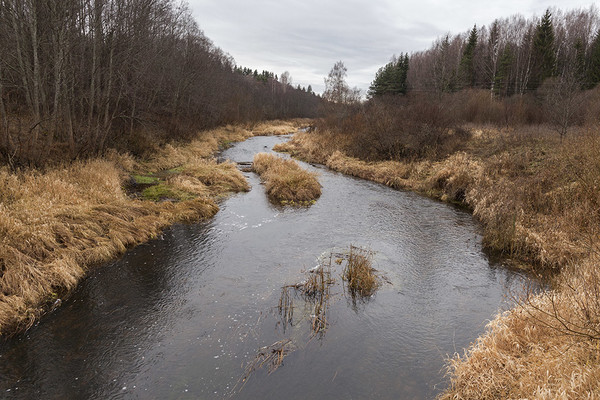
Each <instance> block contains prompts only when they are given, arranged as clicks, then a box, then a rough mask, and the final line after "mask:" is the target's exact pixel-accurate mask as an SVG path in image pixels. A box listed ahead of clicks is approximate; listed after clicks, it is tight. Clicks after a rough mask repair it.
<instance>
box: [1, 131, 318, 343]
mask: <svg viewBox="0 0 600 400" xmlns="http://www.w3.org/2000/svg"><path fill="white" fill-rule="evenodd" d="M306 123H307V120H294V121H291V122H284V121H271V122H267V123H260V124H257V125H255V126H252V127H250V126H242V125H238V126H226V127H223V128H217V129H214V130H210V131H204V132H199V133H198V134H197V135H195V137H194V138H192V139H191V140H190V141H189V142H186V143H183V144H181V143H180V144H167V145H165V146H163V147H161V148H160V149H157V150H156V151H154V152H153V154H151V155H150V156H149V157H147V158H145V159H135V158H134V157H132V156H131V155H129V154H118V153H117V152H114V151H112V152H108V153H107V154H106V155H105V156H103V157H98V158H94V159H90V160H85V161H76V162H73V163H69V164H66V165H63V166H59V167H53V168H48V169H47V170H46V171H44V172H41V171H37V170H33V169H30V170H20V171H10V170H8V168H6V167H3V168H0V182H1V183H2V187H3V188H4V189H3V190H2V191H0V233H1V235H0V236H1V238H2V241H1V245H0V289H1V291H0V336H3V337H7V336H12V335H15V334H18V333H21V332H23V331H26V330H27V329H29V328H30V327H31V326H33V325H34V324H35V323H36V322H37V321H39V320H40V318H41V317H42V316H43V315H44V314H46V313H48V312H51V311H52V310H54V309H55V308H56V307H58V306H59V305H60V304H61V302H62V299H63V298H64V297H65V296H67V297H68V294H69V293H70V292H71V291H72V290H73V289H74V288H76V287H77V285H78V283H79V282H80V281H81V280H82V279H83V278H84V277H85V276H86V275H87V271H89V270H91V269H93V268H95V267H97V266H99V265H102V264H104V263H106V262H109V261H111V260H114V259H115V258H116V257H118V256H120V255H121V254H123V253H124V252H125V251H126V250H127V249H129V248H131V247H133V246H136V245H138V244H141V243H144V242H146V241H148V240H150V239H152V238H155V237H156V236H157V235H158V234H159V233H160V232H161V231H162V230H163V229H165V228H167V227H169V226H171V225H173V224H175V223H192V222H196V221H199V220H203V219H208V218H211V217H212V216H214V215H215V214H216V213H217V212H218V210H219V206H218V205H217V201H218V199H220V198H223V197H224V196H227V194H228V193H233V192H239V191H246V190H248V189H249V187H248V183H247V181H246V179H245V177H244V176H243V175H242V174H241V172H240V171H239V170H238V169H237V167H236V166H235V164H233V163H229V162H225V163H218V162H217V160H216V158H215V155H216V153H217V152H218V151H219V150H220V149H222V148H223V147H226V146H228V145H229V143H232V142H238V141H243V140H246V139H248V138H250V137H253V136H261V135H274V134H288V133H292V132H296V131H297V130H298V128H299V127H300V126H304V125H305V124H306ZM132 187H133V188H134V189H135V190H132Z"/></svg>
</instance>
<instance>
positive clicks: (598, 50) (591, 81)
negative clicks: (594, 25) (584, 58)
mask: <svg viewBox="0 0 600 400" xmlns="http://www.w3.org/2000/svg"><path fill="white" fill-rule="evenodd" d="M590 47H591V48H590V56H589V63H588V67H587V79H586V80H587V82H586V83H587V85H586V87H587V88H589V89H591V88H593V87H595V86H596V85H598V84H599V83H600V29H598V33H596V37H595V38H594V41H593V42H592V45H591V46H590Z"/></svg>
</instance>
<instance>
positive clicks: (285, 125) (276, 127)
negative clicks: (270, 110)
mask: <svg viewBox="0 0 600 400" xmlns="http://www.w3.org/2000/svg"><path fill="white" fill-rule="evenodd" d="M310 123H311V120H310V119H306V118H298V119H294V120H286V121H281V120H273V121H268V122H260V123H258V124H255V125H254V126H251V127H250V128H249V129H250V130H251V131H252V133H253V134H254V136H270V135H288V134H290V133H296V132H297V131H298V129H299V128H302V127H305V126H308V125H310Z"/></svg>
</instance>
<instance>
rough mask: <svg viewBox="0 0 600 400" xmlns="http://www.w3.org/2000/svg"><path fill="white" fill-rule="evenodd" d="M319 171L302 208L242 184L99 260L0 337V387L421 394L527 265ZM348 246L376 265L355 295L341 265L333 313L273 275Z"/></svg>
mask: <svg viewBox="0 0 600 400" xmlns="http://www.w3.org/2000/svg"><path fill="white" fill-rule="evenodd" d="M283 140H286V138H285V137H255V138H251V139H249V140H247V141H245V142H242V143H237V144H235V145H234V146H233V147H232V148H230V149H228V150H227V151H225V152H224V154H223V156H224V157H226V158H229V159H231V160H234V161H236V162H246V161H251V160H252V157H253V155H254V154H255V153H256V152H260V151H270V149H271V148H272V147H273V145H275V144H276V143H279V142H281V141H283ZM303 166H305V167H307V168H310V169H311V170H314V171H317V172H318V173H319V174H320V177H319V179H320V182H321V184H322V186H323V194H322V196H321V198H320V199H319V200H317V202H316V203H315V204H314V205H312V206H311V207H308V208H306V207H303V208H294V207H280V206H275V205H272V204H270V203H269V201H268V199H267V197H266V195H265V192H264V188H263V186H262V185H261V184H260V181H259V179H258V177H257V176H256V175H255V174H253V173H251V172H246V173H245V175H246V176H247V178H248V180H249V182H250V183H251V185H252V189H251V191H250V192H248V193H240V194H236V195H233V196H231V197H229V198H227V199H225V200H223V201H222V202H221V204H220V206H221V211H220V212H219V213H218V214H217V215H216V216H215V217H214V218H213V219H211V220H209V221H206V222H202V223H198V224H192V225H176V226H174V227H172V228H170V229H168V230H166V231H165V232H164V233H163V234H162V235H161V236H160V237H159V238H157V239H156V240H153V241H150V242H148V243H146V244H143V245H140V246H138V247H136V248H133V249H131V250H129V251H128V252H127V253H126V254H125V255H124V256H123V257H121V258H120V259H119V260H117V261H115V262H113V263H110V264H108V265H105V266H103V267H100V268H97V269H95V270H94V271H93V272H92V273H91V274H90V275H89V276H88V277H87V278H86V279H85V280H84V281H83V282H82V283H81V285H80V286H79V287H78V289H77V290H76V291H75V292H74V293H73V295H72V296H71V297H70V298H69V299H67V300H66V301H64V302H63V304H62V306H61V307H59V308H58V309H57V310H55V311H54V312H53V313H52V314H50V315H47V316H45V317H44V318H43V319H42V321H41V322H40V323H39V324H38V325H36V326H35V327H33V328H32V329H30V330H29V331H28V332H27V333H26V334H24V335H21V336H20V337H16V338H13V339H9V340H7V341H5V342H4V343H1V344H0V397H5V398H14V399H32V398H49V399H131V398H133V399H221V398H230V397H231V398H236V399H274V398H280V397H281V398H286V399H321V398H323V399H325V398H327V399H366V398H377V399H428V398H434V397H435V396H436V395H437V394H439V393H440V392H441V391H442V390H443V389H444V388H445V387H446V386H447V384H448V381H447V379H446V378H445V376H444V374H445V371H444V366H445V365H446V364H445V360H446V358H447V357H448V356H449V355H452V354H454V353H455V352H459V353H462V352H463V350H464V349H465V348H466V347H468V345H469V343H471V342H472V341H473V340H475V339H476V338H477V336H479V335H480V334H481V333H482V332H483V331H484V328H485V324H486V322H488V321H489V320H490V319H491V318H492V317H493V316H494V315H495V314H496V313H497V312H498V311H499V310H500V309H502V308H507V307H508V305H509V303H510V300H509V298H510V297H509V294H510V293H511V292H512V291H516V290H518V289H519V288H520V287H521V286H522V285H523V282H525V281H526V280H527V277H525V276H523V275H522V274H520V273H518V272H516V271H513V270H510V269H508V268H506V267H504V266H503V265H502V264H501V263H498V262H494V261H492V260H490V258H489V257H488V255H486V253H485V252H484V251H483V250H482V246H481V232H480V230H481V228H480V226H479V225H478V224H477V221H475V220H474V218H473V217H472V216H471V215H470V214H469V213H467V212H465V211H463V210H460V209H457V208H454V207H452V206H449V205H447V204H443V203H440V202H437V201H433V200H430V199H428V198H425V197H423V196H420V195H417V194H414V193H410V192H403V191H396V190H392V189H390V188H387V187H385V186H383V185H379V184H376V183H373V182H368V181H365V180H361V179H356V178H352V177H348V176H345V175H342V174H338V173H335V172H331V171H329V170H327V169H325V168H323V167H320V166H310V165H308V164H303ZM350 245H354V246H359V247H363V248H368V249H371V250H372V251H373V252H374V256H373V263H374V267H375V268H376V269H377V270H378V273H379V274H380V275H381V276H382V277H384V279H383V280H382V284H381V286H380V287H379V289H378V291H377V292H376V293H375V294H374V295H373V296H372V297H370V298H367V299H364V300H359V301H353V300H352V298H351V297H350V296H349V295H348V294H347V293H346V292H345V291H344V290H343V286H342V280H341V278H340V276H339V271H335V272H334V273H333V278H334V279H335V280H336V285H335V288H336V289H334V290H333V292H332V296H331V299H330V302H329V309H328V325H327V329H326V330H325V331H324V333H323V334H321V335H314V334H313V333H312V330H311V324H310V318H311V315H310V314H311V311H310V309H309V307H308V304H307V303H305V302H304V300H303V298H302V296H293V301H294V307H295V308H294V316H293V320H292V323H291V325H287V324H285V323H283V322H282V318H281V316H280V315H279V313H278V309H277V305H278V302H279V297H280V294H281V288H282V286H284V285H286V284H293V283H297V282H299V281H301V280H302V279H304V277H305V276H306V273H305V272H304V271H306V270H308V269H310V268H312V267H314V266H315V265H317V264H318V263H319V260H323V259H328V255H329V254H331V253H332V252H333V253H344V252H345V251H347V250H348V249H349V248H350ZM287 339H289V340H291V343H292V344H293V346H294V347H293V351H290V353H289V354H288V355H287V356H286V357H285V359H284V360H283V364H282V365H281V366H279V368H278V369H277V370H275V371H273V372H272V373H270V374H269V372H268V369H267V367H266V366H265V367H263V368H260V369H257V370H256V371H254V372H253V373H252V374H250V376H249V379H247V380H246V382H245V384H243V385H242V384H241V378H242V377H243V376H244V374H245V372H244V369H245V367H246V366H247V365H248V363H250V362H251V361H252V360H253V359H254V357H255V356H256V354H257V352H258V350H259V348H261V347H263V346H268V345H271V344H273V343H275V342H277V341H280V340H287Z"/></svg>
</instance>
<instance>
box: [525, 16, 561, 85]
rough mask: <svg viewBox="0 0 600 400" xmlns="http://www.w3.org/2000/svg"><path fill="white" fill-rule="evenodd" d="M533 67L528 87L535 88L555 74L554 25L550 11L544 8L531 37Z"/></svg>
mask: <svg viewBox="0 0 600 400" xmlns="http://www.w3.org/2000/svg"><path fill="white" fill-rule="evenodd" d="M533 62H534V69H533V74H532V76H531V81H530V89H537V88H538V87H539V86H540V85H541V84H542V83H543V82H544V80H546V79H547V78H550V77H551V76H554V75H555V70H556V68H555V66H556V54H555V52H554V27H553V26H552V13H551V12H550V10H549V9H548V10H546V13H545V14H544V16H543V17H542V20H541V21H540V23H539V24H538V25H537V27H536V29H535V37H534V39H533Z"/></svg>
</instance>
